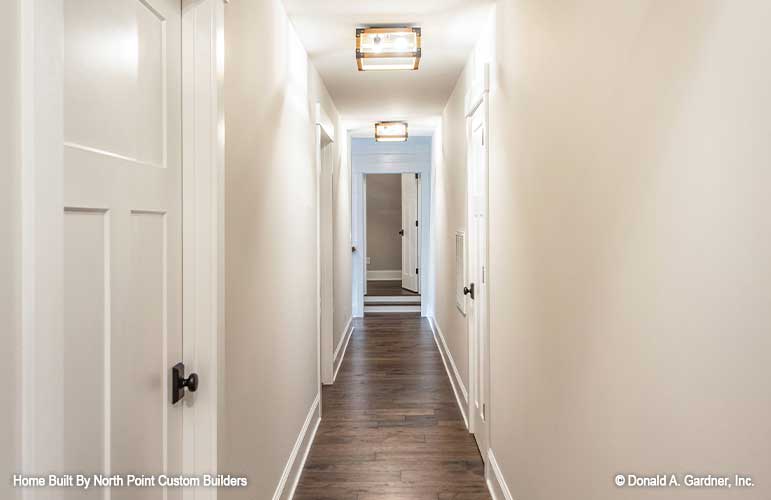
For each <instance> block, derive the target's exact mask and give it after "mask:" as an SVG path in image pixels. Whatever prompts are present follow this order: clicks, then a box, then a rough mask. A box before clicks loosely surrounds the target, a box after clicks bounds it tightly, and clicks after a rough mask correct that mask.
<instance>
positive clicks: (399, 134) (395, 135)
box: [375, 122, 407, 142]
mask: <svg viewBox="0 0 771 500" xmlns="http://www.w3.org/2000/svg"><path fill="white" fill-rule="evenodd" d="M375 140H376V141H377V142H404V141H406V140H407V123H406V122H377V123H376V124H375Z"/></svg>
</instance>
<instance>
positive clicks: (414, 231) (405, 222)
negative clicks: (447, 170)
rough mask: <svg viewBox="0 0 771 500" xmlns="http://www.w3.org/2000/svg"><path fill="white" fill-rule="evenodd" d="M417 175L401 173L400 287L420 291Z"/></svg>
mask: <svg viewBox="0 0 771 500" xmlns="http://www.w3.org/2000/svg"><path fill="white" fill-rule="evenodd" d="M418 221H419V218H418V175H417V174H414V173H413V174H402V230H403V231H404V234H403V235H402V288H404V289H407V290H411V291H413V292H420V279H419V277H418V276H419V269H418V268H419V264H418V245H419V241H420V238H419V235H420V228H419V227H418V226H419V222H418Z"/></svg>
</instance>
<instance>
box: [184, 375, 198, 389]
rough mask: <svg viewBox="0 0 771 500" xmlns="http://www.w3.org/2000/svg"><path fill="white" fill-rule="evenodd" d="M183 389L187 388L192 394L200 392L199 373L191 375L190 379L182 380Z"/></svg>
mask: <svg viewBox="0 0 771 500" xmlns="http://www.w3.org/2000/svg"><path fill="white" fill-rule="evenodd" d="M181 385H182V387H187V390H188V391H190V392H195V391H197V390H198V374H197V373H191V374H190V376H189V377H187V378H184V379H182V380H181Z"/></svg>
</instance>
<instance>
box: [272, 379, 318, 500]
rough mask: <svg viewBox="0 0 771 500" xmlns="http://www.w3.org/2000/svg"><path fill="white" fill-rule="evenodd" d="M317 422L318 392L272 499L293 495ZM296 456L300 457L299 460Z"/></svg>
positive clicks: (286, 499) (283, 498)
mask: <svg viewBox="0 0 771 500" xmlns="http://www.w3.org/2000/svg"><path fill="white" fill-rule="evenodd" d="M319 423H321V393H320V392H319V393H318V394H316V399H314V400H313V404H311V408H310V410H309V411H308V416H307V417H305V423H304V424H303V427H302V429H301V430H300V435H299V436H297V441H295V443H294V448H292V453H291V454H290V455H289V460H287V462H286V466H285V467H284V473H283V474H281V479H280V480H279V482H278V486H276V491H275V492H274V493H273V500H291V499H292V497H293V496H294V491H295V489H297V483H298V482H299V481H300V476H301V475H302V473H303V468H304V467H305V461H306V460H307V459H308V452H310V451H311V446H312V445H313V440H314V439H315V438H316V431H317V430H318V428H319ZM298 457H299V458H300V459H299V460H298ZM287 484H289V485H290V486H289V488H288V489H287V488H286V486H287Z"/></svg>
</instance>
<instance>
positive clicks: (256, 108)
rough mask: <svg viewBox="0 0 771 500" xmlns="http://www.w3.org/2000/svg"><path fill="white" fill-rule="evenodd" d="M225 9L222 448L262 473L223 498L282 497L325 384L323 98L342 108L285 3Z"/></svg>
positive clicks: (231, 469) (240, 0)
mask: <svg viewBox="0 0 771 500" xmlns="http://www.w3.org/2000/svg"><path fill="white" fill-rule="evenodd" d="M225 11H226V14H225V16H226V17H225V29H226V40H225V46H226V54H225V96H226V97H225V126H226V157H225V161H226V165H225V177H226V179H225V184H226V185H225V189H226V194H225V195H226V231H225V232H226V235H225V237H226V335H225V359H224V391H225V396H224V404H223V415H222V420H223V432H224V435H223V436H221V442H220V453H219V456H220V470H221V471H222V472H227V473H231V474H244V475H247V476H248V477H249V479H250V480H249V487H248V488H243V489H239V488H235V489H222V490H221V492H220V495H221V496H222V498H225V499H250V500H253V499H255V498H260V499H262V498H271V497H272V495H273V492H274V490H275V488H276V485H277V484H278V482H279V479H280V477H281V474H282V471H283V468H284V466H285V464H286V462H287V460H288V458H289V455H290V453H291V451H292V447H293V446H294V443H295V440H296V439H297V437H298V434H299V432H300V430H301V428H302V426H303V422H304V421H305V418H306V415H307V414H308V410H309V409H310V407H311V404H312V402H313V401H314V398H315V397H316V395H317V393H318V391H319V385H318V381H317V372H316V366H317V364H316V363H317V349H316V342H317V339H316V334H317V333H316V315H317V306H316V293H317V291H316V279H315V273H316V258H317V256H316V164H315V162H316V152H315V116H314V110H315V103H316V102H317V100H319V99H321V100H322V105H323V106H324V107H325V109H326V110H327V112H328V113H330V114H333V113H332V112H333V111H334V106H333V105H332V103H331V101H330V99H329V97H328V96H327V94H326V91H325V90H324V87H323V84H322V82H321V80H320V78H319V76H318V74H317V73H316V71H315V69H314V68H313V67H312V66H311V64H310V63H309V62H308V58H307V55H306V53H305V51H304V49H303V47H302V46H301V44H300V43H299V41H298V39H297V37H296V35H295V33H294V31H293V29H292V27H291V25H290V23H289V21H288V19H287V17H286V15H285V13H284V10H283V7H282V4H281V2H280V0H268V1H261V2H251V1H247V0H234V1H232V2H230V3H229V4H228V5H227V6H226V9H225ZM332 119H333V120H337V116H332ZM339 177H340V176H338V179H339ZM349 253H350V250H349ZM341 267H342V266H341Z"/></svg>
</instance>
